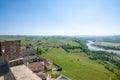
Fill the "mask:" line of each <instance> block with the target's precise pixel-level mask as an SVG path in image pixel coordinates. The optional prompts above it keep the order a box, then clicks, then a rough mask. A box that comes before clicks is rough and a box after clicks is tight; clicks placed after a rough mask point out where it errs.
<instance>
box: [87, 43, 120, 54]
mask: <svg viewBox="0 0 120 80" xmlns="http://www.w3.org/2000/svg"><path fill="white" fill-rule="evenodd" d="M92 44H94V42H93V41H88V43H87V46H88V49H90V50H101V51H107V52H113V53H117V54H120V50H111V49H107V50H106V49H103V48H100V47H96V46H93V45H92Z"/></svg>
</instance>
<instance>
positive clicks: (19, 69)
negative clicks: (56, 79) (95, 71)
mask: <svg viewBox="0 0 120 80" xmlns="http://www.w3.org/2000/svg"><path fill="white" fill-rule="evenodd" d="M10 70H11V71H12V73H13V75H14V76H15V78H16V80H41V79H40V78H39V77H38V76H37V75H36V74H34V73H33V72H32V71H31V70H30V69H28V68H27V67H26V66H25V65H19V66H14V67H11V68H10Z"/></svg>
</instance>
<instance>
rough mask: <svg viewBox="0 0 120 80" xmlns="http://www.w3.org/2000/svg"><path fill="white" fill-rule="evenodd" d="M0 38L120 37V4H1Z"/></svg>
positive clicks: (88, 0) (106, 0) (16, 0)
mask: <svg viewBox="0 0 120 80" xmlns="http://www.w3.org/2000/svg"><path fill="white" fill-rule="evenodd" d="M0 35H120V0H0Z"/></svg>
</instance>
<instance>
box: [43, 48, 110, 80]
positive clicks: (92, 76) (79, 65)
mask: <svg viewBox="0 0 120 80" xmlns="http://www.w3.org/2000/svg"><path fill="white" fill-rule="evenodd" d="M42 56H43V57H45V58H47V59H49V60H51V61H53V62H55V63H57V64H58V65H60V66H61V67H62V69H63V70H62V72H61V73H62V74H64V75H66V76H68V77H69V78H71V79H72V80H108V77H109V72H108V70H106V69H105V68H104V67H103V66H102V65H100V64H98V63H96V62H95V61H92V60H89V59H88V57H87V55H86V54H84V53H82V52H81V53H80V52H79V53H73V54H69V53H65V52H64V51H62V50H61V49H59V48H51V49H49V50H48V52H47V53H45V54H42Z"/></svg>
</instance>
